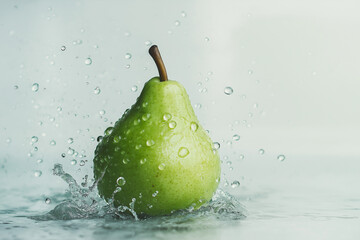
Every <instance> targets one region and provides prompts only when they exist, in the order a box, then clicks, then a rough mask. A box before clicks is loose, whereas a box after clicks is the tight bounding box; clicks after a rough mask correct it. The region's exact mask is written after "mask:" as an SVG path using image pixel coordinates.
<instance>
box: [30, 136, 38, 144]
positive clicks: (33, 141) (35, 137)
mask: <svg viewBox="0 0 360 240" xmlns="http://www.w3.org/2000/svg"><path fill="white" fill-rule="evenodd" d="M38 140H39V138H38V137H37V136H33V137H32V138H31V143H37V141H38Z"/></svg>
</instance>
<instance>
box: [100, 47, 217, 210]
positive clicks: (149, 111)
mask: <svg viewBox="0 0 360 240" xmlns="http://www.w3.org/2000/svg"><path fill="white" fill-rule="evenodd" d="M149 52H150V54H151V55H152V57H153V58H154V60H155V62H156V65H157V67H158V69H159V73H160V77H154V78H152V79H151V80H149V81H148V82H147V83H146V84H145V85H144V88H143V90H142V92H141V94H140V96H139V97H138V99H137V101H136V103H135V104H134V105H133V106H132V107H131V108H130V109H128V110H126V111H125V113H124V115H123V116H122V117H121V118H120V119H119V120H118V121H117V122H116V123H115V125H114V127H109V128H108V129H106V131H105V136H104V137H103V139H102V140H101V142H100V143H99V144H98V146H97V147H96V150H95V157H94V176H95V179H96V181H98V183H97V187H98V191H99V194H100V195H101V196H102V197H103V198H104V199H105V200H107V201H108V202H113V203H114V205H115V206H126V207H129V208H131V209H132V211H135V212H136V213H137V214H138V215H148V216H155V215H165V214H170V213H172V212H174V211H176V210H180V209H186V208H191V209H197V208H199V207H200V206H201V205H203V204H204V203H206V202H208V201H209V200H210V199H211V198H212V196H213V194H214V193H215V191H216V189H217V187H218V184H219V180H220V160H219V154H218V152H217V150H216V149H214V148H213V144H212V141H211V139H210V137H209V136H208V134H207V132H206V131H205V130H204V129H203V128H202V126H201V125H200V124H199V121H198V119H197V117H196V115H195V113H194V110H193V108H192V106H191V103H190V100H189V97H188V94H187V93H186V91H185V89H184V87H183V86H182V85H181V84H180V83H178V82H176V81H171V80H168V79H167V74H166V70H165V67H164V64H163V62H162V59H161V56H160V53H159V51H158V49H157V47H156V46H155V45H154V46H152V47H151V48H150V50H149ZM125 209H126V208H125Z"/></svg>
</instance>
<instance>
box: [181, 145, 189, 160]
mask: <svg viewBox="0 0 360 240" xmlns="http://www.w3.org/2000/svg"><path fill="white" fill-rule="evenodd" d="M189 153H190V152H189V149H187V148H186V147H181V148H179V151H178V155H179V157H181V158H184V157H186V156H187V155H189Z"/></svg>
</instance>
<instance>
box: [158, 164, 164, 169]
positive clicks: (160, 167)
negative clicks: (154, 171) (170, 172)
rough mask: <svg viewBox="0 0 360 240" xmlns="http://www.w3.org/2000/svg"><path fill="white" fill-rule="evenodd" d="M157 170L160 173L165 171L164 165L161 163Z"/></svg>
mask: <svg viewBox="0 0 360 240" xmlns="http://www.w3.org/2000/svg"><path fill="white" fill-rule="evenodd" d="M158 168H159V170H160V171H162V170H164V169H165V164H164V163H161V164H160V165H159V166H158Z"/></svg>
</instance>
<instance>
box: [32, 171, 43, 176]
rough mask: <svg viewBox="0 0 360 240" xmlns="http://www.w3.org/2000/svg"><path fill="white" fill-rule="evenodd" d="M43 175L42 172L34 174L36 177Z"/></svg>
mask: <svg viewBox="0 0 360 240" xmlns="http://www.w3.org/2000/svg"><path fill="white" fill-rule="evenodd" d="M41 175H42V172H41V171H40V170H36V171H35V172H34V176H35V177H40V176H41Z"/></svg>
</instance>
